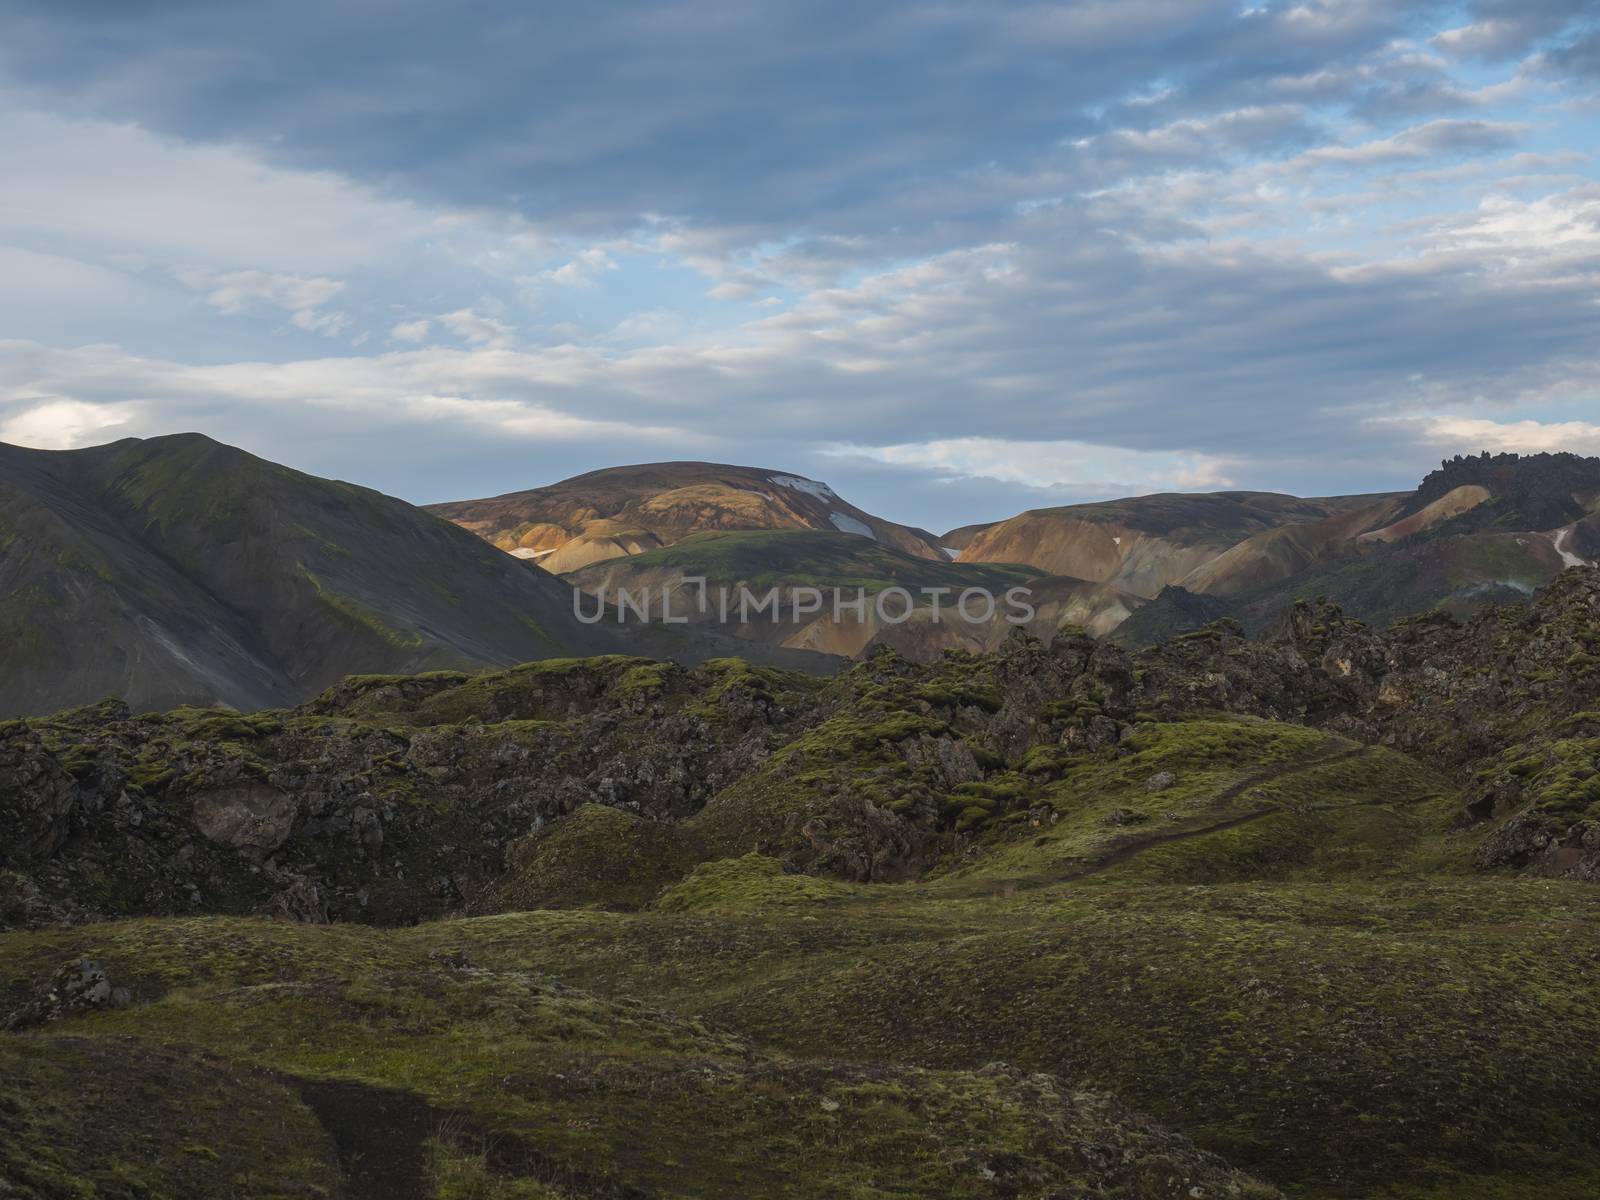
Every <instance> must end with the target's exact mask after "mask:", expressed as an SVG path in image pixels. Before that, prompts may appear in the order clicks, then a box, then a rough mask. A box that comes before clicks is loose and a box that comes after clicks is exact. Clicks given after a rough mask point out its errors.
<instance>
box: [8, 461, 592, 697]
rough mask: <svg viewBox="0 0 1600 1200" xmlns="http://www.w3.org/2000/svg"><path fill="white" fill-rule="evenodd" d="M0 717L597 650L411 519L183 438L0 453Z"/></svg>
mask: <svg viewBox="0 0 1600 1200" xmlns="http://www.w3.org/2000/svg"><path fill="white" fill-rule="evenodd" d="M0 596H3V597H4V599H3V600H0V635H3V637H0V713H5V714H11V713H24V712H38V711H48V710H50V709H53V708H59V707H62V706H64V705H70V704H80V703H85V702H88V701H92V700H98V699H100V698H102V697H104V696H106V695H108V694H115V695H120V696H122V697H123V698H124V699H126V700H127V701H129V702H130V703H131V704H133V705H135V706H136V707H155V706H161V705H172V704H178V703H194V704H214V703H222V704H227V705H231V706H235V707H239V708H257V707H261V706H263V705H266V704H272V703H284V702H292V701H295V700H299V699H303V698H305V697H306V696H308V695H311V694H313V693H315V692H316V691H317V690H319V689H321V688H323V687H325V686H327V685H328V684H330V683H333V682H335V681H336V680H338V679H339V678H341V677H342V676H344V675H346V674H349V673H352V672H364V671H418V670H427V669H432V668H436V667H446V666H455V667H459V666H473V665H483V664H498V665H506V664H510V663H514V662H520V661H523V660H527V659H535V658H546V657H550V656H552V655H564V654H570V653H574V652H593V651H596V650H602V649H606V648H608V647H609V642H608V640H607V636H608V635H607V634H606V633H604V632H602V631H596V630H592V629H589V628H587V627H585V626H583V625H581V624H579V623H578V622H577V621H576V620H575V619H574V618H573V616H572V604H571V592H570V590H569V589H568V588H567V587H566V586H565V585H564V584H562V583H561V582H560V581H559V580H556V579H554V578H552V577H551V576H549V575H548V574H546V573H545V572H543V571H540V570H539V569H537V568H536V567H534V566H532V565H531V564H528V563H520V562H516V561H514V560H512V559H510V558H508V557H506V556H505V555H502V554H499V553H497V552H495V551H494V550H493V549H491V548H490V547H488V546H485V545H484V544H483V543H482V542H480V541H479V540H478V539H476V538H473V537H472V536H470V535H468V534H466V533H465V532H463V531H461V530H459V529H457V528H455V527H454V526H452V525H451V524H449V523H448V522H445V521H441V520H438V519H437V518H435V517H432V516H430V515H429V514H427V513H424V512H422V511H420V510H418V509H416V508H413V507H412V506H411V505H408V504H406V503H404V502H402V501H400V500H396V499H393V498H391V497H388V496H384V495H381V494H380V493H378V492H374V491H370V490H368V489H366V488H359V487H354V486H352V485H350V484H346V483H339V482H335V481H331V480H325V479H318V478H315V477H313V476H309V475H303V474H300V473H299V472H296V471H291V470H289V469H287V468H285V467H280V466H277V465H275V464H273V463H269V462H266V461H264V460H262V459H258V458H255V457H253V456H251V455H249V454H246V453H245V452H243V451H241V450H237V449H234V448H232V447H229V446H224V445H221V444H219V443H217V442H214V441H211V440H210V439H209V438H205V437H202V436H200V435H198V434H181V435H176V436H172V437H162V438H152V439H149V440H139V439H127V440H124V441H120V442H115V443H112V444H110V445H106V446H98V447H93V448H90V449H85V450H72V451H46V450H29V449H23V448H20V447H14V446H0Z"/></svg>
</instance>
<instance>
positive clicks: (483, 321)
mask: <svg viewBox="0 0 1600 1200" xmlns="http://www.w3.org/2000/svg"><path fill="white" fill-rule="evenodd" d="M439 324H441V325H443V326H444V327H445V328H446V329H448V330H449V331H450V332H451V333H453V334H455V335H456V337H458V338H460V339H461V340H462V341H464V342H471V343H472V344H473V345H474V346H485V347H488V348H490V349H495V350H498V349H503V348H504V347H507V346H510V345H511V344H512V343H513V342H515V341H516V331H515V330H513V329H512V328H511V326H509V325H507V324H506V323H505V322H504V321H499V320H496V319H495V318H494V317H487V316H484V315H483V314H482V313H480V312H476V311H474V310H473V309H470V308H459V309H457V310H456V311H455V312H449V313H443V314H441V315H440V317H439Z"/></svg>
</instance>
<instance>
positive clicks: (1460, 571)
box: [1182, 454, 1600, 628]
mask: <svg viewBox="0 0 1600 1200" xmlns="http://www.w3.org/2000/svg"><path fill="white" fill-rule="evenodd" d="M1597 556H1600V459H1596V458H1581V457H1579V456H1577V455H1571V454H1535V455H1515V454H1503V455H1495V456H1491V455H1487V454H1485V455H1478V456H1469V457H1458V458H1455V459H1452V460H1450V461H1447V462H1445V463H1443V464H1441V466H1440V468H1439V470H1437V471H1434V472H1432V473H1431V474H1429V475H1428V476H1427V477H1426V478H1425V479H1424V480H1423V481H1422V483H1421V484H1420V485H1419V486H1418V487H1417V489H1416V490H1415V491H1414V492H1412V493H1410V494H1406V495H1398V496H1386V497H1382V498H1379V499H1377V500H1376V501H1375V502H1374V503H1372V504H1370V505H1365V506H1362V507H1358V508H1353V509H1350V510H1348V511H1346V512H1341V513H1337V514H1334V515H1332V516H1330V517H1327V518H1325V519H1323V520H1321V521H1316V522H1311V523H1309V524H1301V525H1294V526H1290V527H1285V528H1281V529H1275V530H1268V531H1265V532H1263V533H1259V534H1256V535H1255V536H1253V537H1250V538H1248V539H1246V540H1244V541H1242V542H1240V543H1239V544H1238V545H1236V546H1234V547H1232V548H1231V549H1229V550H1227V551H1225V552H1224V553H1222V554H1220V555H1218V556H1217V557H1216V558H1214V559H1212V560H1211V561H1210V562H1207V563H1205V564H1202V565H1201V566H1200V567H1198V568H1196V569H1195V570H1194V571H1193V572H1191V573H1190V574H1189V575H1187V576H1186V577H1184V579H1183V580H1182V584H1183V586H1184V587H1185V588H1187V589H1188V590H1189V591H1192V592H1201V593H1206V594H1209V595H1213V596H1218V597H1222V598H1225V599H1226V600H1227V601H1228V602H1229V605H1230V607H1231V609H1232V611H1234V612H1236V613H1237V614H1238V615H1239V616H1240V617H1241V618H1242V619H1244V620H1245V621H1246V623H1247V624H1249V625H1251V626H1252V627H1254V628H1263V627H1265V626H1266V625H1268V624H1270V623H1271V622H1272V621H1273V620H1274V619H1275V618H1276V616H1277V615H1278V614H1280V613H1282V612H1283V611H1284V609H1285V608H1286V606H1287V605H1288V604H1289V603H1290V602H1291V601H1292V600H1293V599H1294V598H1295V597H1297V596H1325V597H1327V598H1328V599H1330V600H1333V601H1335V602H1337V603H1339V604H1340V605H1341V606H1342V607H1343V608H1344V610H1345V611H1346V612H1347V613H1349V614H1350V615H1352V616H1357V617H1360V618H1362V619H1363V620H1370V621H1376V622H1378V623H1380V624H1386V623H1388V622H1390V621H1392V620H1395V619H1397V618H1399V617H1402V616H1405V615H1406V614H1409V613H1414V612H1421V611H1424V610H1427V609H1432V608H1439V609H1444V610H1446V611H1450V612H1455V613H1458V614H1465V613H1468V612H1471V611H1472V610H1474V609H1476V608H1478V607H1482V606H1483V605H1486V604H1497V603H1508V602H1512V601H1516V600H1519V599H1523V598H1525V597H1527V596H1528V595H1529V594H1531V593H1532V592H1533V590H1534V589H1535V588H1537V587H1540V586H1543V585H1544V584H1546V583H1549V582H1550V581H1551V580H1553V579H1554V578H1555V577H1556V576H1557V575H1559V574H1560V573H1561V572H1562V571H1563V570H1565V569H1567V568H1568V567H1573V566H1583V565H1588V564H1590V563H1591V562H1593V561H1594V559H1595V558H1596V557H1597Z"/></svg>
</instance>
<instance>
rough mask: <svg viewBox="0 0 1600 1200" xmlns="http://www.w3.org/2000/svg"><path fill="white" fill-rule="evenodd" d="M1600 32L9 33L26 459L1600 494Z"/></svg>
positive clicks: (1310, 23)
mask: <svg viewBox="0 0 1600 1200" xmlns="http://www.w3.org/2000/svg"><path fill="white" fill-rule="evenodd" d="M1597 154H1600V0H1478V2H1476V3H1468V4H1437V3H1415V2H1411V0H1308V2H1305V3H1276V2H1269V0H1247V2H1246V3H1237V2H1235V3H1214V2H1212V0H1072V2H1066V3H1033V2H1017V3H1012V2H1006V0H989V2H985V3H977V2H970V3H954V2H949V0H940V2H931V0H874V2H873V3H870V4H863V3H860V2H859V0H855V2H852V3H843V2H839V0H785V3H782V4H752V3H750V2H749V0H692V2H686V3H663V2H635V0H611V2H608V3H605V4H587V5H575V4H559V5H558V4H551V3H546V2H543V0H471V2H464V3H460V4H453V5H442V4H437V3H423V2H420V0H386V2H384V3H376V2H373V0H336V2H330V0H316V2H314V3H312V2H304V0H276V2H274V3H272V4H261V3H251V4H248V5H246V4H236V3H230V2H225V0H140V2H138V3H129V2H127V0H73V2H72V3H62V2H61V0H0V441H8V442H13V443H19V444H24V445H32V446H40V447H48V448H60V449H67V448H74V447H79V446H86V445H94V444H98V443H101V442H107V441H112V440H115V439H118V438H122V437H129V436H136V437H147V436H153V435H157V434H162V433H175V432H180V431H187V430H198V431H200V432H203V433H207V434H209V435H211V436H212V437H215V438H218V439H219V440H222V441H226V442H230V443H233V444H235V445H239V446H243V447H244V448H246V449H248V450H251V451H253V452H255V453H257V454H261V455H263V456H265V457H267V458H271V459H274V460H276V461H280V462H284V463H287V464H289V465H291V466H295V467H298V468H300V469H303V470H308V471H312V472H315V473H317V474H322V475H329V476H334V477H337V478H342V479H348V480H352V481H355V482H359V483H363V484H367V485H370V486H373V487H377V488H380V489H382V490H384V491H386V492H390V493H392V494H395V495H399V496H402V497H404V498H406V499H408V500H412V501H414V502H418V503H426V502H432V501H439V500H446V499H463V498H468V497H477V496H484V495H495V494H499V493H503V492H507V491H512V490H517V489H521V488H527V487H535V486H538V485H540V484H544V483H549V482H553V481H555V480H557V479H561V478H565V477H567V476H570V475H573V474H577V473H579V472H581V471H587V470H592V469H595V468H598V467H603V466H608V465H615V464H620V463H634V462H650V461H660V460H667V459H696V460H707V461H713V462H729V463H740V464H747V465H754V466H764V467H771V468H773V469H775V470H781V471H785V472H790V473H797V474H802V475H807V476H810V477H812V478H819V479H824V480H827V481H828V482H830V483H831V484H832V485H833V486H834V487H835V488H836V489H837V490H838V491H839V492H840V493H841V494H843V495H844V496H845V497H846V498H847V499H849V500H851V501H853V502H854V503H856V504H858V505H860V506H862V507H864V508H867V509H869V510H870V511H873V512H877V513H879V514H881V515H883V516H886V517H890V518H892V519H896V520H900V521H905V522H908V523H911V524H916V525H920V526H923V527H926V528H930V529H933V530H935V531H941V530H943V529H945V528H949V527H952V526H955V525H960V524H964V523H968V522H975V521H980V520H993V519H998V518H1001V517H1004V516H1008V515H1010V514H1012V513H1015V512H1018V511H1021V510H1023V509H1027V508H1036V507H1042V506H1045V505H1051V504H1063V503H1072V502H1076V501H1081V500H1087V499H1100V498H1107V497H1111V496H1117V495H1128V494H1138V493H1146V492H1155V491H1195V490H1220V489H1227V488H1261V489H1269V490H1276V491H1287V492H1293V493H1296V494H1300V495H1321V494H1332V493H1349V492H1362V491H1376V490H1388V489H1394V488H1402V487H1410V486H1412V485H1414V484H1415V482H1416V481H1417V480H1418V479H1419V478H1420V477H1421V476H1422V475H1423V474H1424V473H1426V471H1427V470H1429V469H1430V468H1431V467H1432V466H1435V465H1437V463H1438V461H1439V460H1440V459H1441V458H1443V457H1447V456H1449V455H1452V454H1456V453H1474V452H1477V451H1480V450H1484V449H1488V450H1494V451H1501V450H1523V451H1531V450H1544V449H1570V450H1575V451H1580V452H1587V453H1591V454H1600V286H1597V285H1600V163H1597V161H1596V155H1597Z"/></svg>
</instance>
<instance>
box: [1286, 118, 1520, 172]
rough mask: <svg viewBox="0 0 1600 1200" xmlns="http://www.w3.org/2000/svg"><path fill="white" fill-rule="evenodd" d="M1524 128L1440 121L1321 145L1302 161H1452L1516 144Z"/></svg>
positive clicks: (1368, 163) (1357, 163)
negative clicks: (1369, 138) (1365, 138)
mask: <svg viewBox="0 0 1600 1200" xmlns="http://www.w3.org/2000/svg"><path fill="white" fill-rule="evenodd" d="M1526 132H1527V127H1526V126H1524V125H1521V124H1517V123H1511V122H1503V121H1502V122H1495V121H1463V120H1439V121H1430V122H1428V123H1427V124H1426V125H1416V126H1413V127H1412V128H1410V129H1403V130H1401V131H1400V132H1399V133H1396V134H1393V135H1391V136H1389V137H1386V138H1376V139H1374V140H1372V141H1369V142H1362V143H1360V144H1359V145H1355V146H1323V147H1319V148H1318V149H1315V150H1311V151H1308V152H1307V153H1306V154H1304V155H1303V156H1302V158H1301V161H1303V162H1306V163H1311V164H1316V165H1323V164H1329V163H1335V164H1345V165H1353V166H1375V165H1381V164H1389V163H1398V162H1416V161H1420V160H1422V159H1427V158H1439V157H1444V158H1455V157H1460V156H1464V155H1472V154H1493V153H1496V152H1498V151H1502V150H1506V149H1509V148H1510V147H1512V146H1514V145H1516V143H1517V141H1518V139H1519V138H1521V137H1522V135H1523V134H1525V133H1526Z"/></svg>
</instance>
